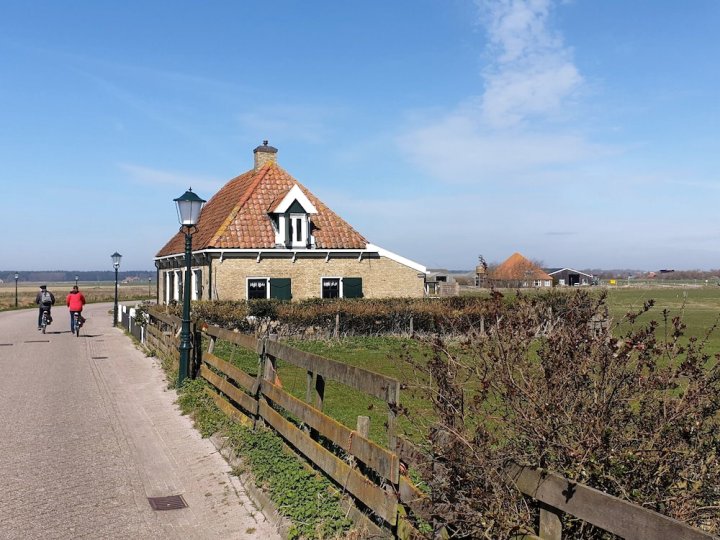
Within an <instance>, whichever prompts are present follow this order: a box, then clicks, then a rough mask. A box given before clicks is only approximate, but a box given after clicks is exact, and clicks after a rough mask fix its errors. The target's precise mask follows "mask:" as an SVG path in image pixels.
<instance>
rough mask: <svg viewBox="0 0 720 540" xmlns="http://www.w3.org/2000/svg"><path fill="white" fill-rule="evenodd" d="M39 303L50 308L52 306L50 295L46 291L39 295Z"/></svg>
mask: <svg viewBox="0 0 720 540" xmlns="http://www.w3.org/2000/svg"><path fill="white" fill-rule="evenodd" d="M40 303H41V304H42V305H44V306H51V305H52V295H51V294H50V293H49V292H48V291H43V292H41V293H40Z"/></svg>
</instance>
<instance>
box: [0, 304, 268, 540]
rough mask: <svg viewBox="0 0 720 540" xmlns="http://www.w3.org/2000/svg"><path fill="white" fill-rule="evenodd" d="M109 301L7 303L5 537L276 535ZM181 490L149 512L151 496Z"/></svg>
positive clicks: (1, 462) (1, 418)
mask: <svg viewBox="0 0 720 540" xmlns="http://www.w3.org/2000/svg"><path fill="white" fill-rule="evenodd" d="M110 308H111V306H110V305H109V304H96V305H91V306H87V307H86V312H85V313H86V316H87V317H88V322H87V323H86V324H85V326H84V327H83V329H82V331H81V335H80V337H79V338H78V337H75V336H74V335H72V334H70V323H69V316H68V314H67V310H66V309H65V308H64V306H62V307H58V306H56V307H55V308H54V309H53V312H54V319H55V322H54V323H53V324H52V326H50V327H49V328H48V333H47V334H45V335H43V334H42V333H41V332H38V331H37V330H36V324H37V312H36V311H35V310H24V311H15V312H4V313H0V538H2V539H23V540H26V539H33V538H42V539H53V538H61V539H66V538H73V539H74V538H88V539H95V538H113V539H115V538H117V539H123V538H132V539H138V538H164V539H172V538H183V539H194V538H196V539H206V538H223V539H225V538H229V539H234V538H263V539H267V540H273V539H275V538H279V536H278V535H277V533H276V532H275V530H274V528H273V527H272V525H271V524H270V523H269V522H266V521H265V518H264V516H263V515H262V514H261V513H260V512H259V511H257V510H256V509H255V508H254V507H253V505H252V503H251V502H250V501H249V500H248V499H247V497H246V496H245V494H244V493H243V492H242V487H241V486H240V484H239V483H238V482H237V479H235V478H234V477H232V476H230V475H229V474H228V473H229V467H228V466H227V464H226V463H225V461H224V460H223V459H222V457H221V456H220V455H219V454H218V453H217V452H216V451H215V448H214V447H213V445H212V444H211V443H210V442H209V441H207V440H203V439H201V438H200V436H199V435H198V434H197V432H196V431H195V430H194V429H193V428H192V425H191V423H190V421H189V419H188V418H186V417H183V416H181V415H180V414H179V413H178V411H177V407H176V406H175V405H174V400H175V398H176V394H175V392H174V391H171V390H167V389H166V383H165V382H164V378H163V374H162V372H161V370H160V368H159V367H158V366H157V365H156V364H155V362H154V361H153V360H152V359H150V358H147V357H145V355H144V354H142V353H141V352H140V351H139V350H138V349H136V348H135V346H134V345H133V344H132V342H131V341H130V339H129V338H127V337H126V336H125V335H124V334H123V333H122V332H121V331H120V329H117V328H113V327H112V320H111V319H112V317H111V316H110V315H108V310H109V309H110ZM168 495H182V496H183V498H184V499H185V500H186V501H187V503H188V508H183V509H178V510H169V511H154V510H152V509H151V507H150V505H149V503H148V500H147V498H148V497H158V496H168Z"/></svg>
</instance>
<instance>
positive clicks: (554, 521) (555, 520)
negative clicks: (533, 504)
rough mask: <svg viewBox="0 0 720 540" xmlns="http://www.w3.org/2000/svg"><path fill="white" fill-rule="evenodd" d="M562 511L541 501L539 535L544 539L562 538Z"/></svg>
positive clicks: (556, 539) (558, 539) (554, 539)
mask: <svg viewBox="0 0 720 540" xmlns="http://www.w3.org/2000/svg"><path fill="white" fill-rule="evenodd" d="M561 514H562V512H560V511H559V510H557V509H555V508H552V507H551V506H548V505H547V504H545V503H542V502H541V503H540V524H539V525H538V536H539V537H540V538H542V540H562V521H561V519H560V515H561Z"/></svg>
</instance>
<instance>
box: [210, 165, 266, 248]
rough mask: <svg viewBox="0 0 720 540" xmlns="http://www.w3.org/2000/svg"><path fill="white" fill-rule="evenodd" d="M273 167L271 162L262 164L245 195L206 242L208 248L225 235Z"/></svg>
mask: <svg viewBox="0 0 720 540" xmlns="http://www.w3.org/2000/svg"><path fill="white" fill-rule="evenodd" d="M272 165H273V163H272V162H266V163H265V164H263V166H262V167H260V170H259V171H257V172H256V173H255V178H254V179H253V182H252V184H250V187H249V188H248V189H246V190H245V193H244V194H243V196H242V197H241V198H240V200H239V201H238V202H237V204H236V205H235V206H234V207H233V209H232V210H231V211H230V214H228V217H227V218H226V219H225V221H223V223H222V225H220V227H218V230H217V231H216V232H215V234H214V235H213V236H212V238H210V241H209V242H208V246H213V245H215V243H216V242H217V241H218V240H219V239H220V237H221V236H222V235H223V234H225V231H226V230H227V228H228V227H229V226H230V224H231V223H233V222H234V221H235V218H236V217H237V215H238V213H239V212H240V210H241V209H242V207H243V206H244V205H245V203H246V202H247V201H248V199H249V198H250V195H252V193H253V191H255V189H256V188H257V187H258V184H260V181H261V180H262V179H263V178H264V177H265V175H266V174H267V172H268V170H269V169H270V167H271V166H272Z"/></svg>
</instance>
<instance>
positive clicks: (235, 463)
mask: <svg viewBox="0 0 720 540" xmlns="http://www.w3.org/2000/svg"><path fill="white" fill-rule="evenodd" d="M210 442H211V443H212V444H213V446H214V447H215V449H216V450H217V451H218V452H219V453H220V455H221V456H222V457H223V458H225V461H227V462H228V464H229V465H230V466H231V467H233V469H236V470H237V469H242V468H243V466H244V464H243V460H242V458H241V457H240V456H238V455H237V454H236V453H235V452H234V451H233V447H232V445H230V444H229V443H228V438H227V437H225V436H223V435H220V434H219V433H214V434H212V435H211V436H210ZM233 476H235V478H237V479H238V480H239V481H240V484H241V485H242V487H243V489H244V490H245V492H246V493H247V496H248V497H249V498H250V500H251V501H252V503H253V504H254V505H255V506H256V508H257V509H258V510H259V511H260V512H262V514H263V515H264V516H265V519H267V520H268V521H269V522H270V523H272V524H273V525H274V526H275V529H277V532H278V534H279V535H280V536H281V537H282V538H283V539H284V540H287V539H288V538H289V535H288V533H289V531H290V528H291V527H292V523H290V521H289V520H288V519H287V518H284V517H283V516H282V515H280V512H279V511H278V509H277V506H275V503H274V502H272V501H271V500H270V498H269V497H268V496H267V495H266V494H265V492H264V491H263V490H262V489H261V488H259V487H257V486H256V485H255V482H254V481H253V479H252V476H251V475H250V474H248V473H241V474H239V475H237V476H236V475H235V474H233Z"/></svg>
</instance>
